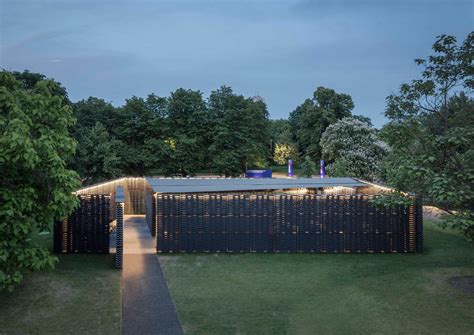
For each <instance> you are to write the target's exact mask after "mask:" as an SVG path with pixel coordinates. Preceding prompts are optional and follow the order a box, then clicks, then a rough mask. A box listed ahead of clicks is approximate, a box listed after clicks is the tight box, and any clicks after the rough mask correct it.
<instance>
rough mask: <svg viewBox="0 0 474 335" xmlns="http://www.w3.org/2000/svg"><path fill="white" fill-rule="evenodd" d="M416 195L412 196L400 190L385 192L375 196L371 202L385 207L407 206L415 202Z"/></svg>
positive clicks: (381, 207)
mask: <svg viewBox="0 0 474 335" xmlns="http://www.w3.org/2000/svg"><path fill="white" fill-rule="evenodd" d="M414 201H415V199H414V197H410V196H408V195H406V194H404V193H402V192H400V191H393V192H383V193H381V194H378V195H376V196H374V197H373V198H372V199H371V200H370V202H371V203H372V204H373V205H375V207H377V208H380V209H383V208H385V207H390V208H396V207H399V206H403V207H407V206H410V205H412V204H413V202H414Z"/></svg>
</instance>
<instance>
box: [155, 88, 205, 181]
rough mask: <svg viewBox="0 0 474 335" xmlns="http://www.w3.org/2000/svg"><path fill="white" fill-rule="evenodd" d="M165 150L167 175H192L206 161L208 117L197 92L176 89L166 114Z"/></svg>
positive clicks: (168, 102)
mask: <svg viewBox="0 0 474 335" xmlns="http://www.w3.org/2000/svg"><path fill="white" fill-rule="evenodd" d="M164 113H165V119H164V125H165V134H166V140H167V141H171V142H172V143H174V145H173V146H167V150H165V151H164V154H163V156H162V164H163V166H164V168H165V172H166V173H167V174H179V175H182V176H187V175H194V174H196V172H197V171H198V170H199V169H201V168H202V167H203V166H204V164H205V160H206V158H207V157H206V156H207V147H208V145H209V140H208V136H209V116H208V113H207V106H206V103H205V102H204V99H203V97H202V93H201V92H200V91H193V90H185V89H182V88H180V89H177V90H176V91H175V92H173V93H171V96H170V97H169V98H168V101H167V109H166V110H165V112H164Z"/></svg>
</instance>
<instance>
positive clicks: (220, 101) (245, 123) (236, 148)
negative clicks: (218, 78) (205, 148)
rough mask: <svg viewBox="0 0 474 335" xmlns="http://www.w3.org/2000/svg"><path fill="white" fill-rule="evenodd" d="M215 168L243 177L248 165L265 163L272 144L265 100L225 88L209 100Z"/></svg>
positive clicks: (213, 166) (210, 149) (210, 152)
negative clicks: (269, 146) (245, 96)
mask: <svg viewBox="0 0 474 335" xmlns="http://www.w3.org/2000/svg"><path fill="white" fill-rule="evenodd" d="M208 105H209V112H210V117H211V124H212V129H211V132H210V143H211V144H210V146H209V154H210V159H211V160H212V169H213V170H214V171H215V172H217V173H219V174H222V175H225V176H239V175H241V174H242V172H243V171H244V170H245V168H246V167H248V166H255V165H257V164H258V163H259V162H261V161H265V160H266V157H267V152H268V143H270V134H269V121H268V111H267V106H266V105H265V103H264V102H263V101H262V100H259V99H251V98H248V99H246V98H244V97H243V96H241V95H236V94H234V93H233V92H232V89H231V88H230V87H226V86H222V87H221V88H220V89H218V90H216V91H213V92H212V93H211V95H210V97H209V104H208Z"/></svg>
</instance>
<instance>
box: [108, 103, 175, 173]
mask: <svg viewBox="0 0 474 335" xmlns="http://www.w3.org/2000/svg"><path fill="white" fill-rule="evenodd" d="M165 108H166V101H165V100H164V99H163V98H159V97H157V96H156V95H149V96H148V97H147V98H146V99H143V98H139V97H135V96H134V97H132V98H130V99H127V100H126V102H125V105H124V106H122V107H121V108H119V110H118V117H117V121H116V123H117V125H116V126H115V127H114V128H113V129H112V130H110V131H109V132H110V134H111V136H113V137H114V138H115V139H117V140H120V141H121V144H122V146H121V149H120V150H119V152H118V155H119V157H120V160H121V168H122V170H123V171H124V173H125V174H128V175H140V176H143V175H145V174H147V171H148V169H149V168H150V167H152V166H154V165H155V164H156V162H157V160H158V159H159V158H160V157H161V155H162V152H161V151H160V150H158V148H159V147H158V146H156V145H152V144H153V143H154V142H153V141H163V137H164V133H165V125H164V120H163V109H165ZM150 143H151V144H150ZM151 149H153V150H152V151H150V150H151Z"/></svg>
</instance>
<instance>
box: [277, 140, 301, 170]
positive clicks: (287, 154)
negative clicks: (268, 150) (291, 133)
mask: <svg viewBox="0 0 474 335" xmlns="http://www.w3.org/2000/svg"><path fill="white" fill-rule="evenodd" d="M289 159H293V160H295V161H296V160H297V159H298V150H297V149H296V147H295V146H294V145H292V144H286V143H283V144H278V143H277V144H275V151H274V153H273V160H274V161H275V163H277V164H278V165H285V164H286V163H287V162H288V160H289Z"/></svg>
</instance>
